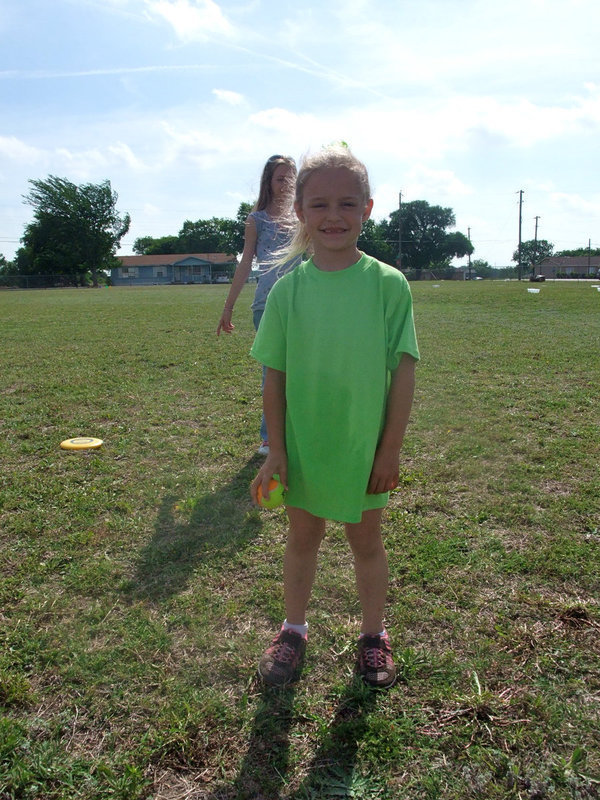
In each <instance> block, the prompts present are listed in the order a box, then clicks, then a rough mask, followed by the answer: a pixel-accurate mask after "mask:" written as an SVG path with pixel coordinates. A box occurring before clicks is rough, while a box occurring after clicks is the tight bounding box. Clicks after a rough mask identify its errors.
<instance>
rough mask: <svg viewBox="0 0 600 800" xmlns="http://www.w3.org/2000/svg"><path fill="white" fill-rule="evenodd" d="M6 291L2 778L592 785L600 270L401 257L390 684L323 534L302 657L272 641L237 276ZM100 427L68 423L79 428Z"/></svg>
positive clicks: (236, 790) (317, 795) (274, 523)
mask: <svg viewBox="0 0 600 800" xmlns="http://www.w3.org/2000/svg"><path fill="white" fill-rule="evenodd" d="M227 288H228V287H219V286H214V287H213V286H208V287H165V288H159V287H149V288H148V289H114V288H112V289H101V290H57V291H52V290H51V291H31V292H8V291H7V292H3V293H0V375H1V377H0V463H1V471H0V528H1V533H0V558H1V563H2V570H1V584H0V648H1V649H0V706H1V707H2V709H1V710H2V715H1V719H0V798H2V800H8V798H11V799H12V798H19V800H21V798H23V800H25V799H27V800H29V799H30V798H38V799H40V800H58V799H59V798H60V799H61V800H75V799H81V800H105V799H106V798H121V800H141V799H142V798H155V799H156V800H191V799H194V800H237V799H238V798H239V799H244V800H250V799H251V798H252V799H253V800H275V798H278V799H280V800H283V799H284V798H285V800H321V798H355V799H358V798H360V799H361V800H367V799H368V800H371V799H375V798H389V799H390V800H421V799H423V800H425V799H427V800H435V798H443V800H469V799H470V798H482V799H483V800H488V799H492V800H493V799H494V798H515V800H517V799H522V800H525V799H526V798H527V799H528V800H546V799H547V800H563V799H564V800H567V798H568V799H569V800H571V799H572V800H588V799H589V798H599V797H600V606H599V600H598V598H599V596H600V591H599V590H600V511H599V509H600V499H599V498H600V479H599V469H598V465H599V461H600V425H599V423H600V408H599V387H600V292H598V291H597V290H596V289H594V288H591V287H590V285H589V284H583V283H581V284H575V283H572V284H568V283H556V284H555V283H547V284H545V285H543V286H542V287H541V291H540V293H539V294H538V295H532V294H529V293H528V292H527V288H528V285H527V284H526V283H516V282H510V283H508V282H506V283H505V282H495V283H491V282H485V281H480V282H477V283H475V282H473V283H460V284H459V283H456V284H455V283H442V284H441V285H440V286H439V287H436V286H434V285H432V284H430V283H423V284H413V294H414V299H415V314H416V320H417V326H418V334H419V342H420V346H421V353H422V363H421V365H420V366H419V368H418V375H417V378H418V388H417V396H416V402H415V406H414V412H413V418H412V420H411V424H410V428H409V432H408V436H407V441H406V446H405V451H404V457H403V462H402V467H401V484H400V487H399V489H398V490H397V491H396V492H395V493H394V494H393V495H392V499H391V501H390V504H389V507H388V510H387V512H386V517H385V536H386V542H387V547H388V552H389V559H390V567H391V586H390V594H389V607H388V614H387V625H388V628H389V630H390V631H391V633H392V639H393V644H394V647H395V653H396V659H397V663H398V666H399V669H400V673H401V680H400V682H399V684H398V685H397V686H396V687H395V688H394V689H392V690H391V691H390V692H388V693H373V692H370V691H368V690H366V689H364V688H363V687H362V686H361V685H358V684H357V683H356V682H355V681H354V680H353V677H352V667H353V654H354V640H355V635H356V631H357V625H358V620H359V608H358V603H357V599H356V594H355V590H354V585H353V578H352V563H351V559H350V557H349V552H348V548H347V546H346V545H345V542H344V537H343V531H342V530H341V528H340V527H339V526H336V525H331V526H330V528H329V533H328V537H327V539H326V541H325V542H324V545H323V548H322V553H321V558H320V565H319V572H318V576H317V582H316V586H315V591H314V596H313V601H312V604H311V612H310V618H309V619H310V625H311V635H310V642H309V650H308V653H307V664H306V669H305V673H304V676H303V678H302V680H301V681H300V682H299V683H298V684H297V685H296V686H295V687H294V688H290V689H287V690H273V689H263V688H261V686H260V685H259V684H257V682H256V680H255V678H254V670H255V664H256V661H257V659H258V658H259V656H260V654H261V652H262V650H263V648H264V646H265V644H266V643H267V642H268V641H269V640H270V638H271V636H272V635H273V633H274V632H275V630H276V629H277V627H278V625H279V622H280V619H281V614H282V591H281V579H280V574H281V558H282V553H283V547H284V543H285V528H286V526H285V515H284V512H283V511H280V510H278V511H274V512H265V511H260V512H259V511H258V510H256V509H255V508H253V507H252V504H251V502H250V498H249V495H248V484H249V482H250V480H251V479H252V477H253V476H254V474H255V472H256V470H257V469H258V467H259V464H260V460H259V459H257V457H256V456H255V449H256V446H257V431H258V422H259V415H260V398H259V392H258V387H259V367H258V366H257V365H256V364H255V363H254V362H252V360H251V359H250V357H249V356H248V350H249V347H250V344H251V341H252V337H253V331H252V328H251V319H250V312H249V309H248V306H249V304H250V300H251V291H252V290H251V288H250V287H248V288H247V289H245V290H244V291H245V294H244V295H243V296H242V298H241V300H240V302H239V304H238V307H237V309H236V319H235V322H236V324H237V329H236V332H235V334H234V335H232V336H231V337H221V338H220V339H217V338H216V336H215V335H214V331H215V328H216V325H217V320H218V317H219V313H220V309H221V307H222V303H223V300H224V297H225V293H226V291H227ZM80 435H89V436H95V437H99V438H101V439H103V440H104V445H103V447H102V448H101V449H100V450H98V451H85V452H79V453H69V452H66V451H63V450H61V449H60V448H59V444H60V442H61V441H62V440H63V439H66V438H70V437H73V436H80Z"/></svg>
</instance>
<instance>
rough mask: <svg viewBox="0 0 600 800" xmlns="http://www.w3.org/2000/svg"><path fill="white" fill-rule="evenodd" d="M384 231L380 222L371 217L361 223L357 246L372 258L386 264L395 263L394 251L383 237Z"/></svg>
mask: <svg viewBox="0 0 600 800" xmlns="http://www.w3.org/2000/svg"><path fill="white" fill-rule="evenodd" d="M385 235H386V231H385V229H384V228H382V226H381V224H379V223H377V222H375V221H374V220H372V219H368V220H367V221H366V222H364V223H363V226H362V231H361V234H360V236H359V237H358V247H359V249H360V250H363V251H364V252H365V253H367V254H368V255H370V256H373V258H377V259H379V261H383V262H385V263H386V264H395V263H396V259H395V255H396V254H395V253H394V250H393V248H392V246H391V245H390V243H389V242H388V241H386V239H385Z"/></svg>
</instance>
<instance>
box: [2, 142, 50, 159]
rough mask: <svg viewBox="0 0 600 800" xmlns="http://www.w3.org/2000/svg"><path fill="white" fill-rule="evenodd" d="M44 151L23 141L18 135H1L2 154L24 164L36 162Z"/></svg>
mask: <svg viewBox="0 0 600 800" xmlns="http://www.w3.org/2000/svg"><path fill="white" fill-rule="evenodd" d="M41 155H42V151H41V150H39V149H38V148H37V147H31V146H30V145H28V144H25V142H22V141H21V140H20V139H18V138H17V137H16V136H0V156H4V157H6V158H8V159H11V160H13V161H19V162H21V163H23V164H35V163H36V162H37V161H38V160H39V159H40V157H41Z"/></svg>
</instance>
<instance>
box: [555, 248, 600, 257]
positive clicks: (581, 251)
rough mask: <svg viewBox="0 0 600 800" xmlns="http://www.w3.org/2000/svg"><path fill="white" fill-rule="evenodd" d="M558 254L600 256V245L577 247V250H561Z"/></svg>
mask: <svg viewBox="0 0 600 800" xmlns="http://www.w3.org/2000/svg"><path fill="white" fill-rule="evenodd" d="M554 255H556V256H587V255H590V256H600V247H596V248H594V247H591V248H589V247H577V248H576V249H575V250H559V251H558V253H555V254H554Z"/></svg>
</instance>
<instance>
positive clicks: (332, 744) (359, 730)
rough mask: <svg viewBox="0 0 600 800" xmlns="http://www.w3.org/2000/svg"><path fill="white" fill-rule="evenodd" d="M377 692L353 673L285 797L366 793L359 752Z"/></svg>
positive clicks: (308, 799)
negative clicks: (305, 765) (357, 770)
mask: <svg viewBox="0 0 600 800" xmlns="http://www.w3.org/2000/svg"><path fill="white" fill-rule="evenodd" d="M377 695H378V692H377V691H374V690H373V689H370V688H369V687H368V686H365V685H364V684H363V682H362V681H361V680H360V678H357V677H354V678H353V679H352V681H351V682H350V683H349V684H348V686H347V687H346V688H345V689H344V691H343V692H342V694H341V696H340V698H339V700H338V703H337V707H336V711H335V715H334V718H333V720H332V721H331V723H330V724H329V726H328V728H327V731H326V733H325V734H324V735H323V740H322V742H321V744H320V745H319V748H318V750H317V752H316V753H315V755H314V757H313V759H312V761H311V763H310V765H309V767H308V771H307V775H306V777H305V778H304V780H303V781H302V783H301V785H300V786H299V787H298V789H297V790H296V791H294V792H292V794H289V795H286V800H318V799H319V798H326V797H348V798H350V797H363V796H365V797H366V796H367V794H366V792H367V790H368V786H367V784H369V785H372V781H371V780H370V779H369V778H362V777H361V776H360V775H355V767H356V756H357V753H358V748H359V746H360V743H361V741H362V740H363V739H364V737H365V735H366V734H367V733H368V730H369V715H370V714H371V712H372V711H374V710H375V708H376V707H377Z"/></svg>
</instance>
